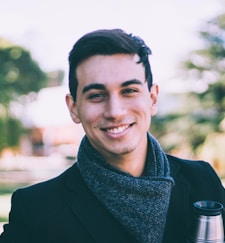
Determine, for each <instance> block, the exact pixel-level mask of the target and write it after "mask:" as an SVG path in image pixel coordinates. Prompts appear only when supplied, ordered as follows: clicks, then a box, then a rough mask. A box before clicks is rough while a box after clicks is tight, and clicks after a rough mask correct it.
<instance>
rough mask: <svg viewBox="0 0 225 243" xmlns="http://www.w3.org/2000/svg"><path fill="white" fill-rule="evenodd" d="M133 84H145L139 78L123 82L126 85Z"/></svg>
mask: <svg viewBox="0 0 225 243" xmlns="http://www.w3.org/2000/svg"><path fill="white" fill-rule="evenodd" d="M132 84H139V85H143V82H141V81H140V80H138V79H132V80H128V81H125V82H124V83H122V84H121V86H122V87H126V86H129V85H132Z"/></svg>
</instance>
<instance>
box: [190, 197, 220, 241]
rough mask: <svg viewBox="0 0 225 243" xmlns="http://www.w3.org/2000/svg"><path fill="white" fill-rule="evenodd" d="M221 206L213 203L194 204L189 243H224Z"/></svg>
mask: <svg viewBox="0 0 225 243" xmlns="http://www.w3.org/2000/svg"><path fill="white" fill-rule="evenodd" d="M222 211H223V205H222V204H221V203H219V202H215V201H208V200H205V201H198V202H195V203H194V215H193V216H194V217H193V222H192V228H191V235H190V238H189V240H188V242H189V243H224V228H223V218H222Z"/></svg>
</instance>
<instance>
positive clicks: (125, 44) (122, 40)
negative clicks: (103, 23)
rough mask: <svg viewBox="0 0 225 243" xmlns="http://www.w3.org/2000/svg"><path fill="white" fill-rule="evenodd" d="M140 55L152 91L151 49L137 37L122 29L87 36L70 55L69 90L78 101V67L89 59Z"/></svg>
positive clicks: (75, 45)
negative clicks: (122, 54) (149, 57)
mask: <svg viewBox="0 0 225 243" xmlns="http://www.w3.org/2000/svg"><path fill="white" fill-rule="evenodd" d="M119 53H124V54H138V56H139V57H140V60H139V61H138V63H143V65H144V67H145V78H146V80H147V82H148V88H149V90H150V88H151V86H152V72H151V66H150V63H149V60H148V55H150V54H151V50H150V48H149V47H148V46H147V45H146V44H145V42H144V41H143V40H142V39H141V38H140V37H137V36H134V35H132V34H127V33H126V32H124V31H123V30H121V29H109V30H107V29H102V30H96V31H93V32H90V33H87V34H85V35H84V36H83V37H81V38H80V39H79V40H78V41H77V42H76V43H75V44H74V46H73V48H72V50H71V51H70V53H69V89H70V93H71V95H72V97H73V99H74V101H76V94H77V86H78V80H77V77H76V68H77V66H78V65H79V64H80V63H81V62H82V61H84V60H86V59H87V58H89V57H91V56H94V55H113V54H119Z"/></svg>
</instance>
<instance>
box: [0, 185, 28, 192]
mask: <svg viewBox="0 0 225 243" xmlns="http://www.w3.org/2000/svg"><path fill="white" fill-rule="evenodd" d="M28 185H29V184H27V183H23V184H21V183H20V184H18V183H10V184H6V183H1V182H0V195H5V194H12V193H13V192H14V191H15V190H16V189H17V188H21V187H25V186H28Z"/></svg>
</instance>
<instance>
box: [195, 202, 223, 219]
mask: <svg viewBox="0 0 225 243" xmlns="http://www.w3.org/2000/svg"><path fill="white" fill-rule="evenodd" d="M194 210H195V212H196V213H198V214H200V215H205V216H216V215H219V214H221V213H222V211H223V205H222V204H221V203H219V202H216V201H210V200H204V201H197V202H195V203H194Z"/></svg>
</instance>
